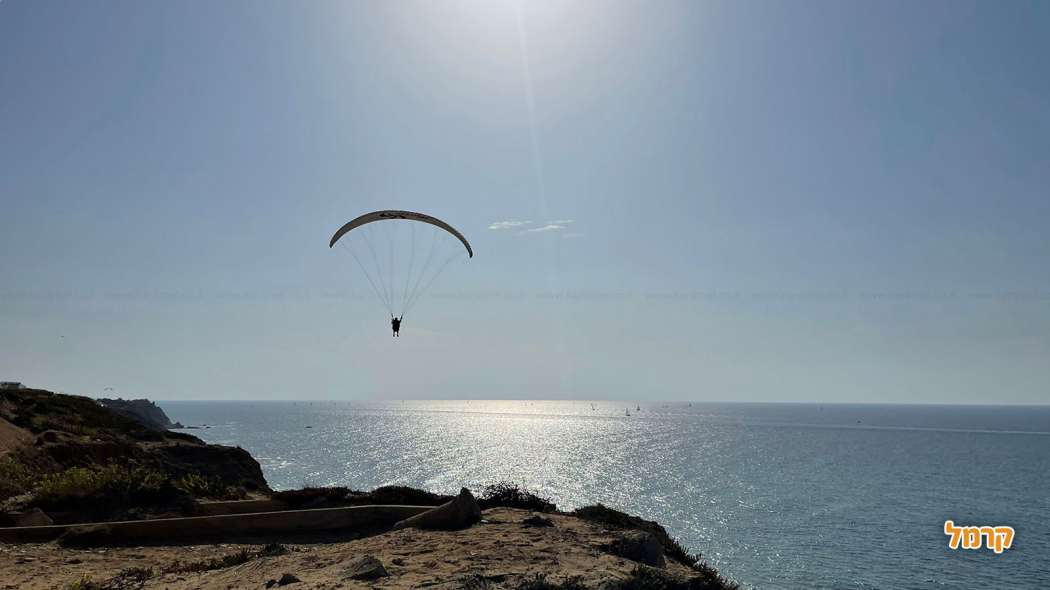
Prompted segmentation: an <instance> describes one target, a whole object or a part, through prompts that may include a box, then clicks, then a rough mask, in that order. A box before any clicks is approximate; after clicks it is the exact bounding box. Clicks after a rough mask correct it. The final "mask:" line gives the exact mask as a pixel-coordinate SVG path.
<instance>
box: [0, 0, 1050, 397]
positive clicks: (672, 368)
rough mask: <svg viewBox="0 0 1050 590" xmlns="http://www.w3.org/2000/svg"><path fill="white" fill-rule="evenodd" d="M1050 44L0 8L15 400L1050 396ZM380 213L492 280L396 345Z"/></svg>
mask: <svg viewBox="0 0 1050 590" xmlns="http://www.w3.org/2000/svg"><path fill="white" fill-rule="evenodd" d="M1048 30H1050V5H1048V4H1047V3H1045V2H1021V1H1018V2H1008V3H993V2H981V3H970V2H954V1H953V2H899V3H894V2H878V3H858V2H837V1H836V2H773V1H769V2H724V3H722V2H660V3H655V4H654V3H650V2H602V3H595V2H573V3H562V2H542V1H540V2H527V3H525V2H522V3H516V2H513V1H512V0H507V1H506V2H499V1H482V0H474V1H457V2H453V1H447V2H397V3H387V2H320V1H318V2H311V3H306V4H304V3H286V2H242V1H229V2H221V3H214V2H138V1H135V2H131V1H127V2H122V1H113V2H94V3H87V2H46V3H44V2H30V1H27V0H5V1H3V2H0V93H2V94H0V205H2V209H0V210H2V211H3V220H4V221H3V225H4V230H3V231H2V232H0V271H2V274H3V277H4V284H3V286H2V287H0V378H3V379H17V380H22V381H25V382H28V383H30V384H34V385H38V386H42V387H48V388H53V389H59V390H64V391H69V392H77V393H85V394H99V393H101V392H102V390H103V388H105V387H113V388H115V390H116V392H117V393H118V394H121V395H125V396H148V397H152V398H155V399H181V398H197V399H209V398H213V399H323V398H340V399H342V398H362V397H380V398H426V397H439V398H464V397H466V398H592V399H593V398H603V399H620V398H622V399H629V400H635V399H692V400H708V399H710V400H740V401H825V402H835V401H841V402H937V403H1046V402H1047V401H1050V399H1048V392H1047V388H1046V387H1047V386H1046V384H1047V383H1050V362H1047V359H1048V358H1050V273H1048V271H1047V268H1050V238H1048V237H1047V236H1048V231H1047V230H1048V228H1050V199H1048V198H1047V194H1048V191H1047V187H1048V186H1050V99H1048V97H1050V75H1048V74H1047V69H1046V64H1045V56H1047V55H1050V35H1047V34H1046V32H1047V31H1048ZM384 208H402V209H410V210H420V211H425V212H428V213H431V214H434V215H437V216H439V217H441V218H443V219H446V220H447V221H449V222H450V223H452V224H453V225H455V226H457V227H458V228H460V229H461V230H462V231H463V232H464V233H465V234H466V235H467V237H468V238H469V239H470V240H471V242H472V243H473V245H474V249H475V251H476V253H477V255H476V256H475V258H474V259H473V260H470V261H468V262H464V261H460V262H457V263H456V264H454V265H453V266H452V267H451V268H450V269H449V270H448V271H447V272H446V273H445V274H444V275H443V276H442V277H441V280H440V281H439V282H438V283H436V284H435V286H434V288H433V290H432V291H431V293H430V296H429V297H426V298H424V300H423V301H421V302H420V303H419V305H418V306H417V307H416V308H415V309H414V310H413V312H412V316H411V317H409V318H407V319H406V323H405V328H404V334H403V337H402V338H400V339H398V340H396V341H395V340H394V339H392V338H390V334H389V329H388V325H387V319H388V316H387V315H386V310H385V309H384V308H383V307H382V306H381V305H380V304H379V303H377V302H376V301H375V300H374V298H371V293H370V292H369V290H368V286H367V284H366V283H365V281H364V278H363V276H362V275H361V274H360V273H359V271H357V269H356V268H355V267H354V266H353V265H352V264H351V263H350V261H349V259H348V258H346V257H344V256H338V255H336V253H334V252H332V251H330V250H329V249H328V248H327V240H328V238H329V237H330V235H331V233H332V232H333V231H334V230H335V229H336V228H337V227H339V226H340V225H341V224H342V223H344V222H345V221H347V220H349V219H351V218H353V217H355V216H357V215H358V214H360V213H363V212H366V211H371V210H375V209H384ZM565 220H572V223H562V224H555V225H561V226H563V227H560V228H555V229H552V230H550V231H544V232H524V231H522V230H524V229H535V228H539V227H543V226H544V225H547V224H548V223H549V222H552V221H565ZM500 221H529V222H531V224H530V225H527V226H524V225H523V226H520V227H514V228H509V229H502V230H492V229H489V227H490V226H491V225H492V224H494V223H496V222H500ZM567 235H569V236H570V237H566V236H567Z"/></svg>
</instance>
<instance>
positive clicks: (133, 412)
mask: <svg viewBox="0 0 1050 590" xmlns="http://www.w3.org/2000/svg"><path fill="white" fill-rule="evenodd" d="M98 403H100V404H102V406H103V407H105V408H107V409H109V410H112V411H114V412H116V413H118V414H121V415H122V416H127V417H128V418H132V419H134V420H138V421H139V422H141V423H142V424H143V425H145V426H148V427H150V428H153V429H155V430H167V429H169V428H182V425H181V424H175V423H173V422H172V421H171V419H170V418H168V415H167V414H165V413H164V410H162V409H160V406H158V405H157V404H156V403H154V402H151V401H150V400H148V399H119V398H118V399H107V398H101V399H99V400H98Z"/></svg>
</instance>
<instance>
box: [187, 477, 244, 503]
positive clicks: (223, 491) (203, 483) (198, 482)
mask: <svg viewBox="0 0 1050 590" xmlns="http://www.w3.org/2000/svg"><path fill="white" fill-rule="evenodd" d="M175 487H177V488H179V489H180V490H182V491H184V492H186V493H188V494H189V495H191V496H193V497H195V498H211V499H213V500H243V499H245V498H246V497H247V496H248V494H247V492H245V491H244V488H241V487H237V486H228V485H226V484H224V483H222V481H221V480H220V479H218V478H216V477H206V476H203V475H198V474H196V473H190V474H187V475H183V476H182V477H180V478H179V479H177V480H175Z"/></svg>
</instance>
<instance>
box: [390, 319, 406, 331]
mask: <svg viewBox="0 0 1050 590" xmlns="http://www.w3.org/2000/svg"><path fill="white" fill-rule="evenodd" d="M403 317H405V314H401V317H400V318H398V317H394V314H390V327H391V328H393V330H394V336H400V334H398V333H397V332H398V330H400V329H401V318H403Z"/></svg>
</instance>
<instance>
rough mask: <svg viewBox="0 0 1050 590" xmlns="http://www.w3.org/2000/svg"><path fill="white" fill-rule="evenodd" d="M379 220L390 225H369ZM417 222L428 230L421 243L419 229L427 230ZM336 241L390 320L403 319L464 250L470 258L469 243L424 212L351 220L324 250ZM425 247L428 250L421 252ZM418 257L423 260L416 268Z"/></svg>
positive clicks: (388, 213) (374, 214) (379, 213)
mask: <svg viewBox="0 0 1050 590" xmlns="http://www.w3.org/2000/svg"><path fill="white" fill-rule="evenodd" d="M377 221H388V222H392V223H380V224H375V225H372V224H373V223H374V222H377ZM415 222H419V223H424V224H427V225H429V226H431V227H430V228H429V229H430V232H425V231H424V235H423V236H421V238H420V239H419V240H417V239H416V232H417V228H421V227H422V229H423V230H425V229H426V226H420V225H419V223H415ZM364 226H368V227H364ZM426 233H429V234H430V237H429V239H428V238H427V237H426ZM336 243H339V245H340V247H339V249H340V250H345V251H347V252H348V253H349V254H350V256H352V257H353V259H354V262H356V263H357V266H358V267H359V268H360V269H361V272H362V273H363V274H364V276H365V278H366V279H368V284H369V285H370V286H371V287H372V291H373V293H375V295H376V298H377V299H379V300H380V301H381V302H382V303H383V305H384V306H385V307H386V308H387V310H388V311H389V312H390V315H391V317H403V316H404V314H405V313H406V312H407V311H408V310H409V309H410V308H411V307H412V306H413V305H415V304H416V302H417V301H418V300H419V299H420V297H421V296H422V294H423V293H425V292H426V291H427V290H428V289H429V287H430V286H431V285H432V284H433V283H434V281H436V280H437V278H438V276H439V275H441V274H442V272H443V271H444V270H445V268H446V267H447V266H448V265H449V264H450V263H451V262H452V261H453V260H455V259H456V258H460V259H462V256H463V250H464V249H466V251H467V256H468V257H470V258H473V257H474V250H473V248H471V247H470V242H468V241H467V238H465V237H464V236H463V234H462V233H460V232H459V230H457V229H456V228H454V227H452V226H451V225H449V224H448V223H445V222H444V221H442V220H440V219H438V218H436V217H432V216H430V215H427V214H425V213H417V212H415V211H402V210H398V209H387V210H383V211H373V212H371V213H365V214H364V215H361V216H359V217H356V218H354V219H353V220H351V221H349V222H347V223H346V224H344V225H343V226H342V227H340V228H339V229H338V230H337V231H336V232H335V233H334V234H333V235H332V239H331V240H329V242H328V247H329V248H334V247H335V245H336ZM427 244H429V249H428V250H425V251H423V249H424V248H426V245H427ZM417 250H420V251H418V252H417ZM359 253H360V254H361V255H360V256H358V254H359ZM362 259H363V260H362ZM417 259H418V260H421V261H422V262H421V263H420V264H417ZM406 261H407V266H406V265H405V264H404V262H406Z"/></svg>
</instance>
